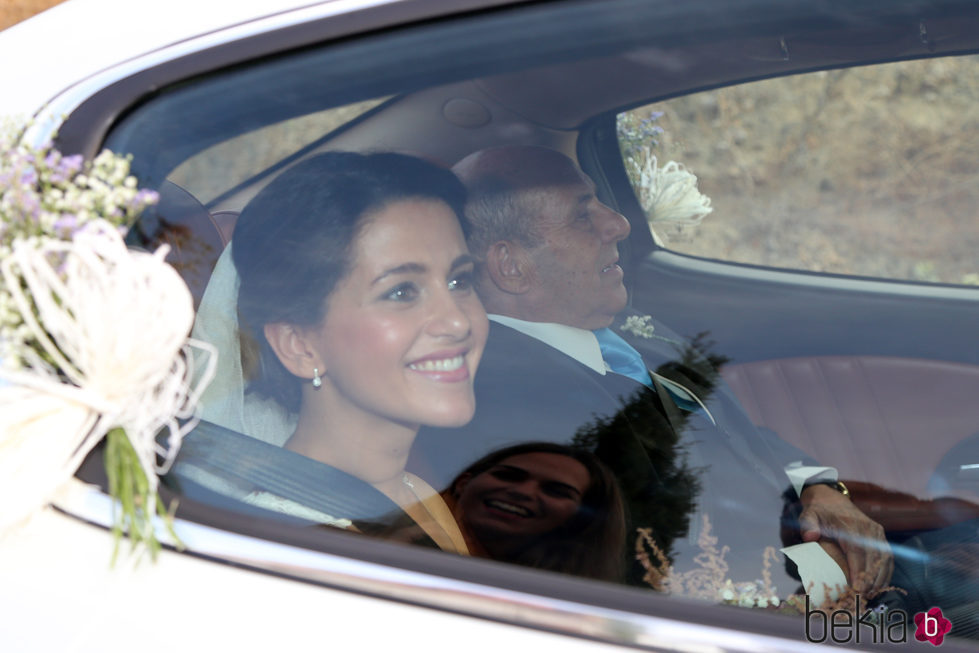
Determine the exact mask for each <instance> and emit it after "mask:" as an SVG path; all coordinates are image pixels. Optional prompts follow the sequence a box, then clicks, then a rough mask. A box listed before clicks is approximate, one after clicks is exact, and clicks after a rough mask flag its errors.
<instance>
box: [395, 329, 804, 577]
mask: <svg viewBox="0 0 979 653" xmlns="http://www.w3.org/2000/svg"><path fill="white" fill-rule="evenodd" d="M657 333H667V334H668V333H669V332H668V331H666V330H665V328H658V329H657ZM631 341H632V342H633V344H634V345H635V346H637V348H639V349H640V351H641V352H642V353H643V356H644V358H645V359H646V360H647V363H649V364H650V365H651V366H652V367H653V368H654V369H655V370H656V371H657V372H659V373H661V374H663V375H664V376H667V377H669V378H672V379H675V380H678V381H679V382H681V383H683V385H684V386H686V387H688V388H691V390H694V391H696V392H697V394H698V396H699V397H700V398H701V399H702V400H703V401H704V402H705V403H706V404H707V406H708V408H709V410H710V412H711V413H712V415H713V416H714V418H715V420H716V421H717V425H716V426H715V425H713V424H711V422H710V421H709V420H708V419H706V418H705V417H704V416H702V415H698V414H692V413H687V412H685V411H679V415H680V417H679V419H676V414H677V412H678V411H677V410H676V409H675V407H670V408H672V410H668V409H667V407H665V406H664V405H663V402H662V400H661V398H660V397H659V395H658V394H657V393H656V392H655V391H654V390H650V389H649V388H646V387H645V386H643V385H641V384H639V383H636V382H635V381H632V380H631V379H628V378H626V377H623V376H620V375H617V374H611V373H610V374H606V375H601V374H598V373H596V372H595V371H593V370H591V369H590V368H588V367H586V366H585V365H582V364H581V363H579V362H578V361H576V360H574V359H573V358H571V357H569V356H567V355H565V354H563V353H562V352H560V351H558V350H557V349H554V348H553V347H550V346H549V345H547V344H545V343H543V342H541V341H539V340H537V339H535V338H532V337H530V336H526V335H524V334H522V333H520V332H518V331H515V330H514V329H511V328H508V327H505V326H502V325H499V324H496V323H491V327H490V336H489V341H488V343H487V346H486V351H485V353H484V354H483V358H482V362H481V363H480V367H479V370H478V372H477V374H476V382H475V388H476V415H475V417H474V419H473V420H472V422H470V423H469V424H468V425H467V426H465V427H462V428H458V429H422V431H421V432H420V433H419V436H418V439H417V440H416V443H415V447H414V450H413V466H414V468H415V470H416V471H417V473H419V474H420V475H421V476H423V477H424V478H426V479H427V480H429V481H430V482H432V484H433V485H435V486H436V487H447V486H448V485H449V484H450V483H451V481H452V479H453V478H454V477H455V476H456V475H457V474H458V473H459V472H461V471H462V470H463V469H464V468H465V467H466V466H467V465H468V464H470V463H471V462H473V461H475V460H476V459H478V458H479V457H481V456H483V455H485V454H486V453H488V452H490V451H493V450H495V449H498V448H502V447H505V446H509V445H511V444H517V443H520V442H526V441H533V440H546V441H552V442H560V443H567V444H570V443H574V442H578V443H581V444H584V445H587V446H589V447H590V448H592V450H594V451H595V452H596V453H597V454H598V455H599V457H600V458H602V459H603V461H604V462H605V463H606V464H607V465H608V466H609V467H611V468H612V470H613V472H614V473H615V474H616V477H617V478H618V480H619V483H620V485H621V487H622V489H623V494H624V497H625V499H626V503H627V506H628V508H629V511H630V517H631V519H630V525H631V526H632V527H642V526H649V527H651V528H653V530H654V532H655V533H656V534H657V536H658V538H659V540H660V543H661V545H663V546H664V548H667V549H668V550H671V551H672V553H673V557H674V561H675V564H676V567H677V568H678V569H684V568H691V567H692V558H693V556H694V555H696V554H697V553H699V552H700V549H699V548H698V547H697V544H696V542H697V538H698V537H699V535H700V534H701V531H702V522H701V515H707V516H708V518H709V519H710V522H711V524H710V526H711V530H712V532H713V534H714V535H716V536H718V537H719V538H720V542H719V545H720V546H724V545H727V546H730V547H731V549H732V550H731V552H730V553H729V554H728V555H727V558H726V559H727V562H728V564H729V565H730V566H731V572H730V574H729V575H730V577H731V578H732V579H733V580H735V581H741V580H754V579H756V578H759V577H760V576H761V569H762V562H763V560H762V551H763V549H764V547H765V546H768V545H771V546H775V547H778V546H780V545H781V540H780V516H781V514H782V509H783V506H784V500H783V498H782V493H783V492H784V491H785V490H786V489H787V488H788V487H789V480H788V477H787V476H786V475H785V473H784V471H783V470H784V466H785V465H786V464H787V463H789V462H791V461H795V460H805V455H804V454H803V453H801V452H800V451H799V450H797V449H795V448H794V447H792V446H791V445H788V444H787V443H785V442H784V441H781V440H779V439H778V438H777V437H775V436H774V434H772V433H770V432H765V431H762V430H759V429H757V428H756V427H754V426H753V425H752V424H751V422H750V421H749V420H748V419H747V417H746V416H745V414H744V412H743V410H741V408H740V406H739V405H738V404H737V402H736V400H735V399H734V398H733V395H732V394H731V393H730V392H729V391H728V390H727V389H726V388H725V387H724V386H723V384H722V383H721V382H719V381H718V379H719V377H717V375H716V370H713V375H712V372H711V370H712V367H711V363H710V361H709V360H708V359H707V358H706V357H704V356H703V354H702V353H701V352H696V351H693V352H691V351H688V350H687V349H688V348H690V347H692V346H693V345H692V343H685V342H684V341H682V340H680V339H678V338H677V339H675V341H674V343H669V342H665V341H663V340H659V339H651V340H649V341H647V342H638V343H637V342H635V340H631ZM701 359H702V360H701ZM698 361H699V362H698ZM671 412H672V413H673V414H674V419H672V420H671V419H670V416H669V413H671ZM807 462H811V461H807ZM698 510H699V513H700V514H697V513H698ZM694 516H696V518H693V519H691V517H694ZM688 526H689V528H688ZM631 543H632V538H631V537H630V548H631ZM776 572H777V570H776ZM776 576H777V573H776ZM782 580H783V582H782V583H781V586H780V587H779V590H780V591H782V592H783V593H785V592H788V591H791V590H794V589H795V585H794V584H793V585H791V586H790V585H789V583H791V582H794V581H791V580H788V579H785V578H783V579H782Z"/></svg>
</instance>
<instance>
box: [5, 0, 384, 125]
mask: <svg viewBox="0 0 979 653" xmlns="http://www.w3.org/2000/svg"><path fill="white" fill-rule="evenodd" d="M387 2H390V0H326V1H325V2H309V0H172V1H170V2H157V1H154V0H67V1H66V2H63V3H61V4H59V5H55V6H54V7H52V8H51V9H49V10H47V11H45V12H43V13H41V14H38V15H36V16H34V17H32V18H30V19H28V20H25V21H23V22H21V23H18V24H17V25H14V26H12V27H10V28H9V29H6V30H4V31H3V32H0V61H3V62H20V63H19V64H18V65H9V64H6V63H5V65H4V66H2V67H0V84H2V86H3V88H4V89H8V90H7V91H6V92H4V93H3V96H2V99H0V114H2V115H5V116H11V117H15V118H18V119H24V118H27V117H29V116H32V115H34V114H35V113H36V112H37V111H38V110H39V109H40V108H41V107H42V106H44V104H45V103H47V102H49V101H50V100H51V99H52V98H53V97H55V96H56V95H58V94H59V93H62V92H63V91H65V90H66V89H68V88H70V87H71V86H73V85H74V84H76V83H78V82H79V81H81V80H83V79H86V78H88V77H90V76H92V75H94V74H96V73H99V72H101V71H103V70H106V69H109V68H112V67H115V66H117V65H119V64H120V63H121V62H125V61H130V60H132V59H134V58H137V57H140V56H142V55H146V54H147V53H150V52H154V51H157V50H159V49H162V48H165V47H167V46H171V45H174V44H176V43H182V42H185V41H188V40H191V39H194V38H196V37H200V36H202V35H206V34H213V33H215V32H222V31H226V30H228V29H231V28H232V27H234V26H241V25H245V24H248V23H251V22H254V21H257V20H259V19H262V18H266V17H269V16H283V17H284V16H285V15H286V14H288V13H289V12H292V11H294V10H297V9H302V8H309V9H310V10H312V11H315V12H316V13H320V14H322V13H324V8H323V6H324V5H328V10H329V13H337V14H340V13H345V12H348V11H351V10H353V9H357V8H362V7H366V6H371V5H378V4H386V3H387ZM299 13H300V14H302V13H303V12H299ZM105 17H111V19H110V20H106V19H105ZM298 19H299V16H290V17H285V18H284V20H286V21H293V20H298ZM82 26H83V27H82ZM24 53H30V54H29V56H28V57H25V55H24ZM10 89H16V92H11V91H10Z"/></svg>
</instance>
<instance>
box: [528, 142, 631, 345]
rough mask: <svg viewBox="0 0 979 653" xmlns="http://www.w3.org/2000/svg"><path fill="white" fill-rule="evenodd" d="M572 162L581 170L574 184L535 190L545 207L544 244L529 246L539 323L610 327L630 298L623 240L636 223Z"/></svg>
mask: <svg viewBox="0 0 979 653" xmlns="http://www.w3.org/2000/svg"><path fill="white" fill-rule="evenodd" d="M567 165H568V166H569V167H571V168H573V171H574V173H575V174H574V175H573V176H571V175H570V174H569V183H567V184H562V185H557V186H550V187H547V188H542V189H539V190H535V191H529V192H532V193H535V194H538V197H535V198H534V199H536V200H537V202H536V203H537V204H538V206H540V212H539V214H538V220H537V222H536V232H537V236H538V237H539V238H540V240H541V243H540V244H539V245H538V246H536V247H534V248H532V249H530V250H528V251H529V252H530V258H531V261H532V269H531V273H532V275H533V281H534V289H533V293H534V298H533V299H534V301H535V313H536V315H535V321H538V322H557V323H559V324H567V325H569V326H575V327H579V328H582V329H599V328H602V327H607V326H609V325H610V324H611V323H612V320H613V318H614V317H615V315H616V314H617V313H618V312H619V311H621V310H622V309H624V308H625V306H626V302H627V301H628V296H627V293H626V289H625V285H623V283H622V268H621V267H619V265H618V261H619V251H618V242H619V241H620V240H622V239H624V238H625V237H626V236H628V235H629V229H630V227H629V222H628V221H627V220H626V219H625V218H624V217H622V216H621V215H619V214H618V213H616V212H615V211H613V210H612V209H610V208H609V207H607V206H605V205H604V204H602V203H601V202H600V201H599V200H598V198H597V197H596V196H595V185H594V184H593V183H592V181H591V179H589V178H588V177H587V176H586V175H585V173H583V172H582V171H581V170H579V169H578V168H577V166H576V165H575V164H574V163H573V162H571V161H570V160H568V161H567ZM570 172H571V171H570V170H569V173H570Z"/></svg>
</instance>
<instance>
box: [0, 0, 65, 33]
mask: <svg viewBox="0 0 979 653" xmlns="http://www.w3.org/2000/svg"><path fill="white" fill-rule="evenodd" d="M63 1H64V0H0V30H4V29H7V28H8V27H10V26H11V25H14V24H16V23H19V22H20V21H22V20H26V19H28V18H30V17H31V16H33V15H34V14H38V13H40V12H42V11H44V10H45V9H48V8H50V7H53V6H54V5H56V4H60V3H61V2H63Z"/></svg>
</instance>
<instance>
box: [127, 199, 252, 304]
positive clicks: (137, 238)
mask: <svg viewBox="0 0 979 653" xmlns="http://www.w3.org/2000/svg"><path fill="white" fill-rule="evenodd" d="M157 191H158V192H159V194H160V201H159V203H158V204H157V205H156V206H155V207H153V208H151V209H148V210H147V211H146V212H144V214H143V216H142V217H141V218H140V219H139V221H138V222H137V223H136V224H135V225H133V228H132V229H131V230H130V234H129V237H128V240H129V243H130V245H137V246H140V247H144V248H146V249H148V250H150V251H154V250H156V249H157V248H158V247H159V246H160V245H163V244H166V245H169V246H170V252H169V253H168V254H167V257H166V260H167V262H168V263H170V264H171V265H172V266H173V267H174V268H175V269H176V270H177V272H178V273H180V276H181V277H183V279H184V281H185V282H186V283H187V286H188V287H189V288H190V292H191V294H192V295H193V297H194V309H195V310H196V309H197V308H198V307H199V306H200V301H201V297H202V296H203V295H204V288H206V287H207V281H208V279H209V278H210V277H211V272H212V271H213V270H214V266H215V264H216V263H217V260H218V257H219V256H220V255H221V251H222V250H223V249H224V246H225V244H226V240H225V239H224V238H223V237H222V230H221V229H219V228H218V226H217V225H216V224H215V222H214V220H212V218H211V215H210V213H209V212H208V210H207V208H205V207H204V205H203V204H201V202H200V201H199V200H198V199H197V198H196V197H194V196H193V195H191V194H190V193H188V192H187V191H186V190H184V189H183V188H181V187H180V186H178V185H177V184H174V183H173V182H170V181H165V182H163V183H162V184H161V185H160V187H159V188H158V189H157ZM231 224H232V225H233V221H232V222H231ZM226 231H227V229H226ZM229 234H230V232H229Z"/></svg>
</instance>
